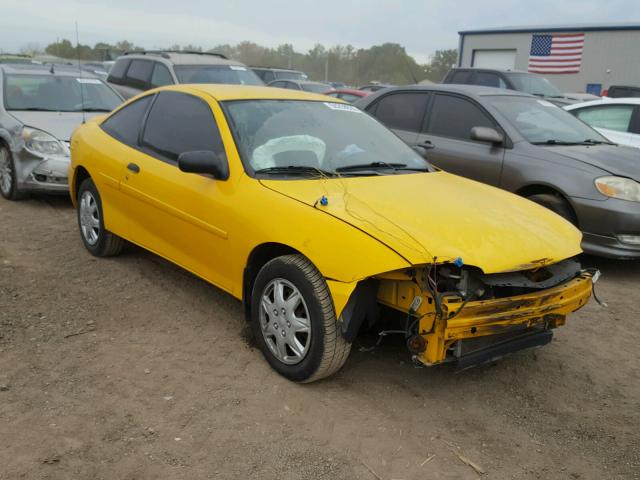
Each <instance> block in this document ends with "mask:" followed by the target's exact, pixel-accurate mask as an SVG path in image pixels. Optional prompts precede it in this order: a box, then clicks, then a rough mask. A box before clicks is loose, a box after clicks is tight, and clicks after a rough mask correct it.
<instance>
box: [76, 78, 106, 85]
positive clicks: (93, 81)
mask: <svg viewBox="0 0 640 480" xmlns="http://www.w3.org/2000/svg"><path fill="white" fill-rule="evenodd" d="M76 80H77V81H78V83H90V84H91V85H100V84H101V83H102V82H101V81H100V80H98V79H97V78H76Z"/></svg>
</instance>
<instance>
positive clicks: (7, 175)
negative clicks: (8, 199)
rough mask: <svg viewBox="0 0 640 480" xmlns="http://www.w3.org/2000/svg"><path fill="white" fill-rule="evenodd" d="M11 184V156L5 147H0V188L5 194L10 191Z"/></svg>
mask: <svg viewBox="0 0 640 480" xmlns="http://www.w3.org/2000/svg"><path fill="white" fill-rule="evenodd" d="M12 184H13V170H12V168H11V158H9V152H7V150H6V149H5V148H0V190H2V194H3V195H5V196H8V195H9V192H11V185H12Z"/></svg>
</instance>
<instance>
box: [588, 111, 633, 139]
mask: <svg viewBox="0 0 640 480" xmlns="http://www.w3.org/2000/svg"><path fill="white" fill-rule="evenodd" d="M632 114H633V105H607V106H602V107H591V108H589V107H587V108H581V109H580V110H578V112H577V113H576V117H578V118H579V119H580V120H582V121H583V122H584V123H586V124H587V125H591V126H592V127H600V128H608V129H609V130H615V131H617V132H627V131H629V122H630V121H631V115H632Z"/></svg>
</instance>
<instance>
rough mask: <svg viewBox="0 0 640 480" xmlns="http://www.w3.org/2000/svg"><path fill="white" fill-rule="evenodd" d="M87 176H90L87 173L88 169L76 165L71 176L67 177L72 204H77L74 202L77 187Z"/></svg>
mask: <svg viewBox="0 0 640 480" xmlns="http://www.w3.org/2000/svg"><path fill="white" fill-rule="evenodd" d="M87 178H91V174H89V171H88V170H87V169H86V168H85V167H83V166H82V165H78V166H77V167H76V168H75V169H74V170H73V177H72V178H70V179H69V194H70V196H71V201H72V202H73V205H74V206H77V205H76V202H77V198H78V187H79V186H80V185H81V184H82V182H84V181H85V180H86V179H87Z"/></svg>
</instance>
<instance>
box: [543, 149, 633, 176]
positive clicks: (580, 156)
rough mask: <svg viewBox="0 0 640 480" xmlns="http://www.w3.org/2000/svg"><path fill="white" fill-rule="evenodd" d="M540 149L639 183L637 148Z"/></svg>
mask: <svg viewBox="0 0 640 480" xmlns="http://www.w3.org/2000/svg"><path fill="white" fill-rule="evenodd" d="M540 148H544V149H548V150H550V151H552V152H553V153H555V154H557V155H559V156H562V157H565V158H570V159H573V160H577V161H579V162H583V163H586V164H589V165H593V166H594V167H598V168H601V169H602V170H605V171H607V172H609V173H612V174H613V175H620V176H622V177H629V178H633V179H634V180H636V181H639V182H640V150H638V149H637V148H632V147H623V146H618V145H593V146H587V145H566V146H561V145H558V146H546V147H540Z"/></svg>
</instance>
